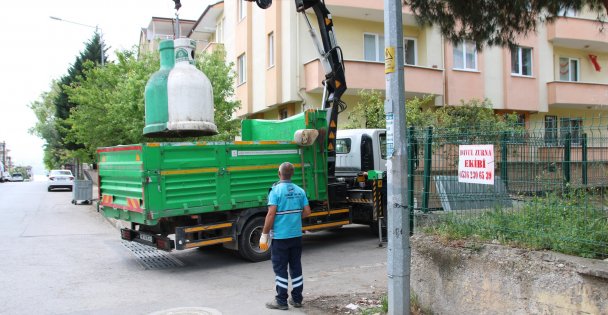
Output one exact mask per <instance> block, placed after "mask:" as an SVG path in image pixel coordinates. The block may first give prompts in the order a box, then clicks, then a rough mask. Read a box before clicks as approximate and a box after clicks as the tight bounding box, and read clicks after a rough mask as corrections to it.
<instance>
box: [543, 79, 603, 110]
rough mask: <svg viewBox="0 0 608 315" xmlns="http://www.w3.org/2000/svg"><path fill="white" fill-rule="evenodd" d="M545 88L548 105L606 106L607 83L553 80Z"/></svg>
mask: <svg viewBox="0 0 608 315" xmlns="http://www.w3.org/2000/svg"><path fill="white" fill-rule="evenodd" d="M547 90H548V99H549V105H581V106H585V105H586V106H592V105H604V106H608V84H599V83H582V82H563V81H554V82H548V83H547Z"/></svg>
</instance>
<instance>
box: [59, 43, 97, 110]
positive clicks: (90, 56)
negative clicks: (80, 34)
mask: <svg viewBox="0 0 608 315" xmlns="http://www.w3.org/2000/svg"><path fill="white" fill-rule="evenodd" d="M101 45H102V39H101V35H100V34H99V33H97V32H95V33H94V34H93V37H92V38H91V39H90V40H89V41H88V42H87V43H86V45H85V48H84V51H82V52H80V54H79V55H78V56H77V57H76V59H75V60H74V63H73V64H72V65H71V66H70V68H69V69H68V73H67V74H66V75H64V76H63V77H61V79H60V81H59V82H60V88H61V89H60V93H59V95H58V96H57V99H56V100H55V106H56V107H57V113H56V117H57V118H59V119H62V120H65V119H67V118H68V117H69V116H70V109H71V108H72V107H74V106H75V104H73V103H71V102H70V101H69V99H68V95H67V93H66V92H65V89H66V88H68V87H69V86H70V85H72V83H73V82H74V81H76V79H77V78H78V77H80V76H81V75H83V73H82V72H83V65H84V63H85V62H86V61H89V60H90V61H92V62H94V63H95V64H99V63H100V61H101ZM103 58H104V63H105V61H106V60H107V57H106V56H105V50H104V56H103Z"/></svg>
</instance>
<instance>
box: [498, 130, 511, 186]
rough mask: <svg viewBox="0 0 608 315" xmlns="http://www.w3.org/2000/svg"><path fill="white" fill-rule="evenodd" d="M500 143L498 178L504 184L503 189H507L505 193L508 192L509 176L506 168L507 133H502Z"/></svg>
mask: <svg viewBox="0 0 608 315" xmlns="http://www.w3.org/2000/svg"><path fill="white" fill-rule="evenodd" d="M501 140H502V141H501V142H500V153H501V154H500V178H501V179H502V181H503V182H504V183H505V188H506V189H507V191H509V175H508V173H507V172H508V171H509V170H508V168H507V155H508V153H509V151H508V149H509V148H508V147H507V143H508V140H509V133H508V132H503V133H502V139H501Z"/></svg>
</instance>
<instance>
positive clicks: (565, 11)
mask: <svg viewBox="0 0 608 315" xmlns="http://www.w3.org/2000/svg"><path fill="white" fill-rule="evenodd" d="M557 15H558V16H565V17H575V16H576V10H574V9H573V8H562V9H560V10H559V12H558V13H557Z"/></svg>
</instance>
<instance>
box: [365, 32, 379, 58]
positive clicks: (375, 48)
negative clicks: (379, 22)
mask: <svg viewBox="0 0 608 315" xmlns="http://www.w3.org/2000/svg"><path fill="white" fill-rule="evenodd" d="M363 59H364V60H366V61H384V36H383V35H378V34H363Z"/></svg>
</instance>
